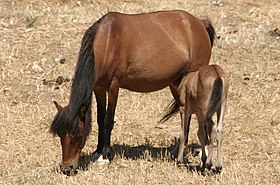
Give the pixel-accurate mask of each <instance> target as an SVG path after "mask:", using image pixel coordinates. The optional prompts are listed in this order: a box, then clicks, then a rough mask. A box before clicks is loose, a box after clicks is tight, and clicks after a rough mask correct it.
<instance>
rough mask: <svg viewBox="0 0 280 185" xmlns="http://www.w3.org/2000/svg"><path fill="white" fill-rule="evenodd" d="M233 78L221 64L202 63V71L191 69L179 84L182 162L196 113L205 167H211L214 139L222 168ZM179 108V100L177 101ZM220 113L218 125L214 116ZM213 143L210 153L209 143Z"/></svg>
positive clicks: (176, 149)
mask: <svg viewBox="0 0 280 185" xmlns="http://www.w3.org/2000/svg"><path fill="white" fill-rule="evenodd" d="M228 87H229V82H228V78H227V76H226V74H225V72H224V71H223V69H222V68H221V67H220V66H218V65H207V66H203V67H200V68H199V70H198V71H195V72H191V73H188V74H187V75H186V76H185V77H184V78H183V79H182V81H181V83H180V85H179V95H180V98H179V101H180V102H177V103H179V111H180V115H181V133H180V142H179V151H178V146H177V147H176V148H175V150H174V152H175V153H177V151H178V156H177V160H178V163H182V162H183V152H184V146H185V145H186V146H188V134H189V126H190V120H191V115H192V114H196V116H197V120H198V124H199V129H198V133H197V134H198V138H199V141H200V143H201V148H202V156H201V161H202V170H204V169H205V167H207V168H208V169H210V168H211V165H212V154H213V142H214V140H215V139H216V140H217V144H218V145H217V147H218V149H217V161H216V169H217V171H218V172H220V170H221V169H222V159H221V143H222V139H223V130H222V123H223V119H224V113H225V106H226V99H227V93H228ZM173 108H175V104H174V105H173ZM215 112H216V113H217V126H215V125H214V122H213V120H212V117H213V115H214V113H215ZM207 145H209V151H208V157H207V154H206V146H207Z"/></svg>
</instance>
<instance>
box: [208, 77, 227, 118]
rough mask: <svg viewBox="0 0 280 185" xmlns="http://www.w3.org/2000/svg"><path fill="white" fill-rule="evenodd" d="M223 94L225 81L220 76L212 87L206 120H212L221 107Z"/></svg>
mask: <svg viewBox="0 0 280 185" xmlns="http://www.w3.org/2000/svg"><path fill="white" fill-rule="evenodd" d="M222 94H223V80H222V78H221V77H220V76H218V77H217V78H216V79H215V81H214V83H213V86H212V92H211V95H210V99H209V103H208V106H207V109H206V114H205V115H206V120H208V119H211V118H212V116H213V115H214V113H215V112H216V110H217V108H218V107H219V106H220V105H221V102H222Z"/></svg>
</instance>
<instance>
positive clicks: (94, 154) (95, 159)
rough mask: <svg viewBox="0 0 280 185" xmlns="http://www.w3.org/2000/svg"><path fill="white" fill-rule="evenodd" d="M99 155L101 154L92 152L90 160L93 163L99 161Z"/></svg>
mask: <svg viewBox="0 0 280 185" xmlns="http://www.w3.org/2000/svg"><path fill="white" fill-rule="evenodd" d="M101 155H102V154H101V153H98V152H94V153H93V155H92V156H91V160H92V161H94V162H95V161H97V160H98V159H99V157H100V156H101Z"/></svg>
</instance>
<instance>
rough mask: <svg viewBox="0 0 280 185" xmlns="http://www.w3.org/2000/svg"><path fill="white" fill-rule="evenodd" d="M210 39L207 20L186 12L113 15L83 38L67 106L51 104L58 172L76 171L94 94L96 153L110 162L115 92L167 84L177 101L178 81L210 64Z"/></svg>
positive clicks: (88, 31)
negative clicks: (58, 154)
mask: <svg viewBox="0 0 280 185" xmlns="http://www.w3.org/2000/svg"><path fill="white" fill-rule="evenodd" d="M214 37H215V31H214V28H213V27H212V25H211V23H210V22H209V21H208V20H200V19H198V18H196V17H194V16H192V15H191V14H189V13H187V12H184V11H161V12H154V13H145V14H137V15H128V14H122V13H116V12H111V13H108V14H106V15H104V16H103V17H102V18H101V19H99V20H98V21H97V22H95V23H94V24H93V25H92V26H91V27H90V28H89V29H88V30H87V31H86V33H85V34H84V36H83V39H82V43H81V49H80V52H79V57H78V62H77V65H76V70H75V75H74V79H73V84H72V87H71V95H70V102H69V104H68V105H67V106H66V107H64V108H63V107H61V106H60V105H59V104H58V103H55V105H56V107H57V109H58V113H57V114H56V116H55V118H54V120H53V122H52V124H51V127H50V132H51V133H53V134H54V135H56V134H57V135H58V136H59V137H60V140H61V146H62V164H61V166H62V167H61V168H62V171H64V172H65V173H70V172H71V171H74V170H75V169H76V168H77V167H78V161H79V156H80V153H81V150H82V148H83V147H84V145H85V142H86V139H87V137H88V135H89V133H90V131H91V116H92V111H91V108H92V105H91V104H92V91H93V92H94V94H95V98H96V102H97V123H98V145H97V150H96V151H95V154H102V155H103V157H104V158H107V159H110V160H111V159H112V158H113V155H112V154H113V152H112V148H111V143H110V142H111V131H112V129H113V125H114V114H115V109H116V104H117V99H118V92H119V88H125V89H128V90H131V91H136V92H152V91H157V90H160V89H163V88H165V87H167V86H169V87H170V89H171V92H172V94H173V96H174V97H175V98H176V99H178V94H177V87H178V84H179V83H180V81H181V79H182V77H183V76H185V75H186V74H187V73H188V72H190V71H196V70H198V68H199V67H200V66H204V65H208V63H209V59H210V55H211V47H212V44H213V41H214ZM106 93H108V96H107V98H106ZM106 104H107V105H106Z"/></svg>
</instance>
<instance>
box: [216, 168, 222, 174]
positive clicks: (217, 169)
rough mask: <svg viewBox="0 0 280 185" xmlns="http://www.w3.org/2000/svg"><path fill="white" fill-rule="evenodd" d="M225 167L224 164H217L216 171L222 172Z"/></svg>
mask: <svg viewBox="0 0 280 185" xmlns="http://www.w3.org/2000/svg"><path fill="white" fill-rule="evenodd" d="M222 169H223V167H222V166H216V169H215V170H216V173H218V174H220V173H221V172H222Z"/></svg>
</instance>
